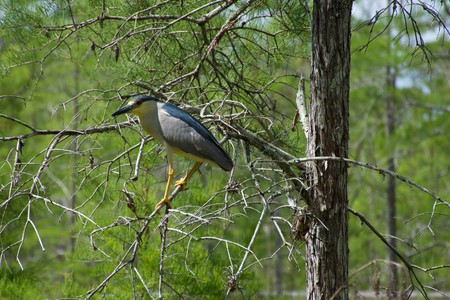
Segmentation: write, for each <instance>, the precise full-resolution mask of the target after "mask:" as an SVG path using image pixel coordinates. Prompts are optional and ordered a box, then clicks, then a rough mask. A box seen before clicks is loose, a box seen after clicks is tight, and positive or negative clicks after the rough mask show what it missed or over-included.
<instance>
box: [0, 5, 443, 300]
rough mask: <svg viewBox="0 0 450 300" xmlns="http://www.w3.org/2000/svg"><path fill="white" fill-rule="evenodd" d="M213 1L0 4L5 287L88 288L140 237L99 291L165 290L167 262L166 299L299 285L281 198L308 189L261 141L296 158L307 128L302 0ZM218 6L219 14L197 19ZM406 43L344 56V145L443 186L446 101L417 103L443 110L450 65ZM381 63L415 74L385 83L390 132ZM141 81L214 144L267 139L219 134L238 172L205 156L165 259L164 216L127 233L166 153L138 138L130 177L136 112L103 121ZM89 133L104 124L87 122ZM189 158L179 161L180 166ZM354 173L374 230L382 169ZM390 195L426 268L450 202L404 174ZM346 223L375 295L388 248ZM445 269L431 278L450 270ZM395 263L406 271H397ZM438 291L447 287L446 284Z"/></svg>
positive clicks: (34, 290) (380, 215)
mask: <svg viewBox="0 0 450 300" xmlns="http://www.w3.org/2000/svg"><path fill="white" fill-rule="evenodd" d="M102 5H105V6H104V7H103V6H102ZM220 5H222V6H219V5H218V4H217V5H215V4H214V3H212V2H209V1H166V2H161V3H155V2H154V1H153V2H152V1H119V0H113V1H85V0H80V1H70V3H69V2H67V1H25V0H24V1H6V0H3V1H0V16H1V20H0V24H1V28H0V36H1V38H0V66H1V76H2V77H1V80H0V91H1V95H0V102H1V103H2V104H3V105H2V111H1V112H0V113H1V114H2V115H5V116H10V117H12V118H14V119H10V118H9V119H8V118H4V117H0V138H4V137H12V138H11V139H10V140H1V141H0V143H1V144H0V157H2V162H1V163H0V199H2V201H1V205H2V206H1V209H0V214H1V217H0V245H1V250H2V256H1V257H0V259H1V261H0V263H1V270H0V272H1V273H0V298H8V299H14V298H15V299H27V298H33V299H34V298H37V299H41V298H42V299H49V298H50V299H53V298H63V297H64V298H77V297H79V298H84V297H85V296H86V295H87V293H88V292H89V291H91V290H92V289H94V288H96V287H97V286H98V285H99V284H100V283H101V282H103V281H104V280H105V278H107V277H108V276H109V275H110V274H112V272H114V270H115V268H116V267H118V266H120V265H121V264H122V263H124V262H125V263H126V262H129V260H130V259H131V258H132V254H131V252H132V246H133V243H135V242H136V241H139V247H138V248H137V249H138V250H137V257H136V259H135V261H133V263H130V264H127V265H126V266H125V267H124V268H123V269H121V270H120V271H119V272H117V273H115V274H114V276H112V277H111V278H110V279H109V280H108V282H107V284H106V285H105V287H103V289H101V290H100V291H99V292H97V294H96V295H95V297H94V298H100V297H105V298H114V299H116V298H117V299H128V298H132V297H134V298H149V295H148V294H150V296H152V297H158V296H159V295H158V289H159V279H160V273H159V272H160V271H159V268H160V264H161V263H163V280H164V284H163V286H162V293H163V296H164V297H165V298H167V299H178V298H180V297H183V298H188V299H189V298H192V299H197V298H202V299H217V298H223V297H225V296H226V294H227V290H234V291H233V292H232V293H231V295H230V297H232V298H241V297H245V298H249V299H251V298H254V299H257V298H258V299H259V298H261V297H263V296H267V297H268V298H269V297H272V295H273V294H275V293H276V288H275V287H276V286H277V285H279V286H281V288H282V290H283V291H298V290H301V289H303V286H304V284H303V283H304V281H305V274H304V268H303V261H302V255H303V248H302V244H301V241H293V239H292V237H291V224H292V222H293V217H292V208H291V206H290V205H288V204H287V203H288V200H290V201H297V199H300V195H299V193H298V191H295V189H294V188H293V187H292V183H291V181H290V180H291V178H289V177H287V176H286V174H284V173H283V172H282V171H281V170H280V165H279V162H280V161H279V159H274V158H273V157H271V156H270V155H269V153H268V147H269V146H271V145H272V146H276V147H278V148H280V149H282V150H283V151H286V152H288V153H289V154H290V155H292V156H293V157H302V156H303V155H304V153H305V148H306V141H305V138H304V136H303V132H302V131H301V128H298V129H297V131H295V132H293V131H292V130H291V126H292V125H291V124H292V119H293V118H294V114H295V110H296V105H295V102H294V99H295V95H296V92H297V86H298V75H299V72H300V73H302V74H303V75H305V77H307V74H308V72H309V65H310V63H309V61H308V57H309V50H310V42H309V41H310V37H309V30H310V29H309V23H310V19H309V14H310V10H311V3H298V1H257V2H255V4H254V5H253V6H251V7H250V8H249V9H248V10H246V11H245V12H244V13H242V15H241V18H238V19H236V20H234V21H235V23H229V24H226V25H227V26H228V27H227V30H226V31H224V32H221V31H220V30H221V28H222V27H223V26H224V24H225V23H226V22H227V20H230V18H232V17H233V14H234V13H235V12H236V11H237V10H238V9H239V8H240V7H241V6H242V5H245V3H244V2H235V3H234V4H232V5H229V6H228V7H226V6H225V3H221V4H220ZM200 6H203V8H202V9H199V7H200ZM197 9H198V10H197ZM215 9H222V10H221V12H220V13H218V14H217V15H214V16H213V17H212V18H211V19H208V20H205V21H204V22H199V21H198V20H201V19H202V18H203V17H205V16H207V15H208V14H212V13H213V12H214V10H215ZM188 12H192V13H189V14H187V13H188ZM181 16H182V17H181ZM381 25H383V24H380V25H377V26H381ZM163 28H164V30H162V29H163ZM368 30H369V28H364V29H363V30H360V31H357V32H354V33H353V44H354V45H355V49H356V48H358V47H359V46H360V45H361V44H365V43H366V42H367V36H368V35H369V32H368ZM376 30H380V27H376ZM219 33H220V34H219ZM215 38H219V40H217V43H214V42H213V41H214V39H215ZM430 46H431V47H432V50H433V51H442V48H443V47H442V45H441V44H438V43H435V44H431V45H430ZM207 49H209V51H210V52H209V54H208V55H205V57H203V55H204V54H205V53H206V51H207ZM410 50H411V49H410V48H409V47H408V46H407V45H404V44H402V43H399V44H397V45H396V47H395V48H390V47H389V38H387V37H385V36H380V37H378V38H377V39H376V40H375V41H373V42H372V43H371V44H370V46H369V47H368V48H367V51H365V52H359V51H356V50H355V52H354V53H353V60H352V94H351V110H352V112H351V119H350V122H351V128H352V132H351V133H352V138H351V141H352V145H351V152H350V156H351V157H352V158H356V159H358V160H361V161H363V162H368V163H371V164H375V165H379V166H385V161H386V157H388V155H391V154H394V155H395V157H396V159H397V162H398V170H397V172H398V173H399V174H402V175H404V176H407V177H408V178H412V179H413V180H414V181H416V182H419V183H420V184H422V185H423V186H426V187H428V188H429V189H430V190H433V191H434V192H436V193H438V194H440V195H448V194H449V190H448V184H446V183H447V182H448V180H447V179H448V174H447V173H448V172H446V170H447V169H448V163H447V159H446V151H448V146H449V145H448V137H447V136H446V135H445V133H446V132H447V131H448V127H449V124H448V118H447V117H446V114H447V113H445V112H443V111H440V110H438V109H435V108H432V109H424V108H423V107H422V108H421V107H420V105H415V104H430V105H436V106H445V105H447V106H448V105H449V104H448V99H447V98H445V99H444V96H443V95H448V94H449V93H450V91H449V85H448V84H447V83H448V74H447V72H448V71H447V70H448V69H449V68H448V63H447V62H443V61H437V62H436V63H433V65H432V66H433V67H432V69H431V70H428V69H427V65H426V64H424V63H421V62H417V60H415V59H412V60H410V59H405V57H407V54H408V53H410ZM408 58H409V57H408ZM387 62H389V64H392V65H393V66H394V67H395V68H396V69H397V71H398V72H399V73H398V74H399V76H400V77H401V78H403V79H404V80H405V82H406V83H408V84H409V85H408V86H406V87H403V88H401V89H398V90H396V91H394V92H395V93H394V97H395V101H396V104H397V105H398V107H399V108H400V109H399V113H398V114H399V116H400V117H399V119H398V123H399V124H398V126H397V130H396V132H395V135H394V136H392V137H391V138H390V140H387V139H386V137H385V136H384V123H383V104H382V98H383V97H384V95H385V92H386V91H385V90H384V89H383V86H384V74H385V68H384V67H385V65H386V63H387ZM429 71H430V73H427V72H429ZM446 76H447V77H446ZM143 92H146V93H152V94H154V95H158V96H160V97H162V98H165V99H164V100H169V101H172V102H176V104H177V105H180V106H181V107H183V108H186V109H188V110H190V112H191V113H193V114H194V115H196V116H198V117H199V118H200V119H202V121H204V122H205V123H206V125H207V126H208V127H209V128H211V130H212V131H213V133H214V135H216V136H217V137H219V138H221V137H222V136H227V137H228V138H230V132H234V133H236V132H239V131H241V132H243V133H245V132H248V133H251V134H252V135H254V136H255V137H257V138H259V139H261V140H263V141H265V142H266V143H265V144H264V147H266V148H265V149H262V150H261V149H259V148H257V147H256V146H255V145H254V144H251V143H250V142H249V141H246V140H244V139H242V140H238V139H233V138H231V141H228V142H226V143H225V148H226V149H227V151H229V153H231V154H232V156H233V159H235V164H236V168H235V169H234V170H233V173H232V174H231V176H230V177H229V178H227V176H226V175H225V173H222V172H221V171H218V169H217V168H209V167H205V168H202V169H201V170H200V172H199V173H196V174H195V175H194V177H193V178H192V180H191V181H190V182H189V184H188V187H189V189H188V190H187V191H184V192H183V193H180V194H178V195H177V196H176V198H175V200H174V202H173V205H174V210H173V212H172V213H171V216H170V219H169V225H168V231H167V235H166V238H167V240H166V247H165V249H164V259H163V260H162V261H161V243H162V241H161V234H160V224H159V223H160V220H161V218H159V217H155V218H154V219H152V221H150V223H149V226H148V228H147V229H146V230H145V232H144V234H143V235H142V238H141V239H137V233H138V232H139V231H140V230H141V228H142V226H143V225H144V223H145V221H146V220H147V218H148V216H149V215H150V213H151V212H152V211H153V209H154V206H155V204H156V203H157V202H158V201H159V200H160V199H161V198H162V195H163V193H164V189H165V183H166V179H167V163H166V157H165V154H164V151H163V149H162V147H161V146H158V145H157V144H156V143H155V142H154V141H148V142H147V143H146V144H145V146H144V147H143V148H142V157H141V160H140V163H139V165H138V168H137V170H138V177H137V180H134V179H133V176H134V175H135V171H136V165H137V164H138V157H139V151H140V150H139V148H140V143H141V139H142V137H144V136H145V135H146V134H145V133H144V132H142V130H141V129H140V127H139V126H136V124H135V123H128V124H127V125H122V126H121V128H120V129H119V128H118V126H116V127H115V128H112V125H114V124H116V123H121V122H125V121H126V120H127V119H126V117H121V118H117V119H116V120H114V119H112V118H110V114H111V113H112V112H113V111H114V110H115V109H117V108H118V107H119V106H120V105H121V101H119V100H126V99H127V98H128V97H130V96H132V95H134V94H137V93H143ZM306 92H307V93H308V88H307V91H306ZM412 103H415V104H414V105H413V104H412ZM191 106H193V107H191ZM200 110H203V111H200ZM24 123H25V124H24ZM107 126H111V128H109V127H108V128H109V129H105V128H107ZM235 126H239V129H236V128H237V127H236V128H235ZM91 129H99V130H100V131H99V132H86V131H84V130H91ZM36 130H44V131H50V130H55V131H58V132H59V133H61V134H60V135H58V134H57V133H56V132H46V133H42V132H41V133H36ZM33 131H34V133H33ZM67 131H73V132H74V133H73V135H65V134H64V132H67ZM30 134H31V135H30ZM19 137H20V138H21V139H22V141H23V144H20V143H18V142H17V139H18V138H19ZM18 145H19V146H20V147H19V146H18ZM52 145H54V148H52V149H51V147H52ZM18 147H19V148H20V151H18V152H17V151H16V150H17V148H18ZM49 149H51V150H52V151H48V150H49ZM47 153H48V155H47ZM190 166H191V162H189V161H188V160H185V159H181V158H176V161H175V178H179V177H181V176H182V175H183V174H184V172H185V170H187V169H188V168H189V167H190ZM446 168H447V169H446ZM219 172H220V173H219ZM293 176H298V177H300V176H301V174H299V172H294V174H293ZM350 177H351V184H350V186H349V195H350V200H351V201H350V203H351V207H352V208H353V209H355V210H357V211H359V212H361V213H363V214H364V215H365V216H366V217H367V218H368V219H369V220H370V221H371V222H373V224H374V225H376V227H377V228H381V229H382V230H381V231H382V232H383V231H384V229H383V228H384V226H385V222H384V214H385V208H384V188H385V182H384V181H383V177H382V176H381V175H379V174H377V173H374V172H369V171H368V170H358V169H356V168H352V169H351V172H350ZM128 197H131V198H132V199H133V201H134V203H135V205H136V215H135V214H134V213H133V212H132V211H131V210H130V209H129V208H128V207H127V203H126V201H128ZM398 197H399V199H401V200H400V203H401V205H399V207H398V211H399V214H398V215H399V220H398V232H399V235H398V237H399V239H400V240H401V243H399V244H400V245H399V249H400V251H401V252H402V253H405V254H406V255H407V256H408V258H411V260H412V261H413V262H414V263H415V264H418V265H421V266H433V265H439V264H443V263H445V262H446V261H448V255H447V253H448V251H447V252H446V249H448V243H447V242H445V241H448V240H450V237H449V236H448V230H446V228H448V226H449V224H448V220H447V219H446V218H445V217H446V214H448V213H447V212H448V211H447V210H446V209H445V208H444V207H442V206H439V205H438V206H437V207H435V208H434V207H432V205H433V199H430V198H429V197H428V196H426V195H425V194H423V193H421V192H418V191H417V190H411V189H410V187H409V186H407V185H405V184H399V185H398ZM3 201H5V202H3ZM265 201H266V203H264V202H265ZM297 204H299V205H301V202H300V203H297ZM263 212H264V213H263ZM350 222H351V223H350V228H349V236H350V249H351V253H350V259H351V269H352V271H356V270H359V269H360V268H361V267H362V266H364V265H366V264H367V267H366V268H364V269H363V270H362V271H359V272H358V273H357V274H356V276H355V277H353V278H352V281H351V284H352V285H353V287H355V290H361V289H366V288H367V289H370V288H371V287H373V286H374V285H376V284H375V283H376V282H377V279H378V278H381V280H385V277H384V275H383V274H385V272H384V265H383V263H384V262H383V261H382V259H383V258H384V256H385V254H384V253H385V248H384V246H383V244H382V243H381V242H380V241H379V240H378V239H375V238H374V235H373V234H372V233H371V232H370V231H369V230H368V228H367V227H366V226H364V225H361V223H360V222H359V221H358V220H356V219H355V218H353V217H350ZM428 225H430V227H429V228H428V227H427V226H428ZM430 229H431V230H433V232H431V231H430ZM253 237H255V238H254V240H252V238H253ZM283 239H285V240H283ZM251 241H253V244H251V245H250V242H251ZM437 241H444V242H442V243H441V244H438V243H437ZM41 243H42V245H41ZM247 247H249V248H247ZM42 248H45V251H43V250H42ZM130 249H131V250H130ZM249 250H251V252H250V251H249ZM443 254H444V255H443ZM246 255H248V257H247V258H246V259H245V260H244V257H245V256H246ZM21 265H22V266H23V268H24V270H23V271H21V270H19V269H20V266H21ZM446 270H448V269H443V270H442V269H439V270H436V271H435V272H434V273H433V274H434V275H436V277H440V278H445V275H446V273H445V271H446ZM238 271H239V272H240V273H239V274H238V275H237V273H238ZM447 272H448V271H447ZM280 274H281V275H280ZM401 274H402V276H403V277H404V278H407V273H406V272H405V271H404V269H402V272H401ZM277 276H281V277H279V278H277ZM377 276H379V277H377ZM420 276H421V278H423V280H428V279H426V278H425V277H426V276H428V275H427V274H420ZM234 279H236V281H234ZM278 281H279V282H278ZM405 282H408V281H405ZM408 283H409V282H408ZM436 286H437V287H443V288H446V287H445V282H440V281H439V282H438V283H437V285H436ZM147 289H148V291H147ZM280 299H282V296H280Z"/></svg>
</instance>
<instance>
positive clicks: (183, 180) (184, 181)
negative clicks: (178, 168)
mask: <svg viewBox="0 0 450 300" xmlns="http://www.w3.org/2000/svg"><path fill="white" fill-rule="evenodd" d="M174 186H175V187H177V186H181V190H182V191H184V190H185V189H186V179H184V178H182V179H180V180H178V181H176V182H175V184H174Z"/></svg>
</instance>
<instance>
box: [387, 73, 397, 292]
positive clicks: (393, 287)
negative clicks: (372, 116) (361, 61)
mask: <svg viewBox="0 0 450 300" xmlns="http://www.w3.org/2000/svg"><path fill="white" fill-rule="evenodd" d="M386 91H387V94H386V97H385V118H386V120H385V121H386V126H385V128H386V141H387V142H388V143H389V145H393V141H392V139H393V135H394V133H395V102H394V92H395V71H394V70H393V68H392V67H391V66H390V65H388V66H387V67H386ZM394 156H395V151H393V154H392V156H391V157H389V159H388V169H389V171H392V172H395V159H394ZM386 200H387V203H386V204H387V211H386V223H387V231H388V235H389V237H388V238H387V240H388V241H389V243H390V244H391V245H392V246H394V248H396V247H397V239H396V238H395V236H396V235H397V232H396V226H395V215H396V212H395V178H394V177H392V176H388V178H387V189H386ZM387 260H388V262H389V263H390V264H389V265H388V287H387V291H386V294H387V297H388V298H389V299H395V298H397V285H398V279H397V277H398V275H397V266H396V265H395V263H396V262H397V255H396V254H395V252H394V251H393V250H392V249H391V248H389V247H387Z"/></svg>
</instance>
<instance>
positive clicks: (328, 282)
mask: <svg viewBox="0 0 450 300" xmlns="http://www.w3.org/2000/svg"><path fill="white" fill-rule="evenodd" d="M351 7H352V1H349V0H339V1H336V0H335V1H333V0H326V1H323V0H322V1H320V0H315V1H314V9H313V24H312V70H311V99H310V106H309V116H310V117H309V138H308V150H307V151H308V156H310V157H314V156H339V157H345V158H346V157H347V153H348V140H349V125H348V118H349V74H350V15H351ZM307 168H308V170H307V172H308V179H309V184H310V189H309V191H308V192H309V195H308V196H309V197H308V200H307V202H308V203H307V204H308V208H309V212H310V214H311V215H312V217H311V218H308V220H309V224H308V225H309V226H308V228H309V229H308V232H307V234H306V236H305V241H306V269H307V297H308V299H327V300H328V299H348V289H347V278H348V220H347V218H348V214H347V204H348V198H347V165H346V164H345V163H344V162H338V161H321V162H311V163H309V164H308V166H307Z"/></svg>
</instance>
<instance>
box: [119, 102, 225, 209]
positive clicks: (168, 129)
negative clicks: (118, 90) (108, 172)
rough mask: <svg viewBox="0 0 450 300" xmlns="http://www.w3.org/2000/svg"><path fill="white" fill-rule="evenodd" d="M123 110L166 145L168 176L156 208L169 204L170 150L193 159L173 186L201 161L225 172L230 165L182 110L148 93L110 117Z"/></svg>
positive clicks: (211, 139) (214, 142) (181, 182)
mask: <svg viewBox="0 0 450 300" xmlns="http://www.w3.org/2000/svg"><path fill="white" fill-rule="evenodd" d="M123 113H130V114H133V115H136V116H138V118H139V122H140V123H141V126H142V127H143V128H144V129H145V131H147V132H148V133H149V134H150V135H151V136H153V138H155V140H157V141H159V142H160V143H162V144H163V145H164V146H165V148H166V151H167V160H168V161H169V175H168V179H167V185H166V190H165V193H164V198H163V199H162V200H161V201H160V202H159V203H158V204H157V205H156V207H159V206H161V205H163V204H166V205H167V206H168V207H171V205H170V201H169V190H170V185H171V183H172V178H173V153H178V154H181V155H183V156H185V157H187V158H190V159H192V160H194V161H195V164H194V166H193V167H192V169H191V170H190V171H189V172H188V173H187V174H186V176H184V177H183V178H182V179H180V180H178V181H176V182H175V186H181V187H182V188H184V186H185V185H186V182H187V180H188V179H189V178H190V177H191V176H192V174H194V173H195V171H197V169H198V168H199V167H200V165H201V164H202V163H204V162H205V163H213V164H215V165H218V166H219V167H221V168H222V169H224V170H225V171H230V170H231V169H232V168H233V162H232V160H231V158H230V156H229V155H228V153H227V152H225V150H223V148H222V147H221V146H220V144H219V143H218V142H217V140H216V139H215V138H214V136H213V135H212V134H211V132H210V131H209V130H208V129H206V127H205V126H203V124H202V123H200V122H199V121H198V120H197V119H195V118H194V117H193V116H191V115H190V114H188V113H187V112H185V111H184V110H182V109H180V108H178V107H176V106H174V105H172V104H169V103H165V102H162V101H160V100H159V99H157V98H154V97H151V96H137V97H134V98H132V99H131V100H130V101H129V102H128V104H127V105H126V106H124V107H122V108H120V109H119V110H117V111H116V112H114V113H113V114H112V116H113V117H115V116H118V115H120V114H123Z"/></svg>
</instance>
